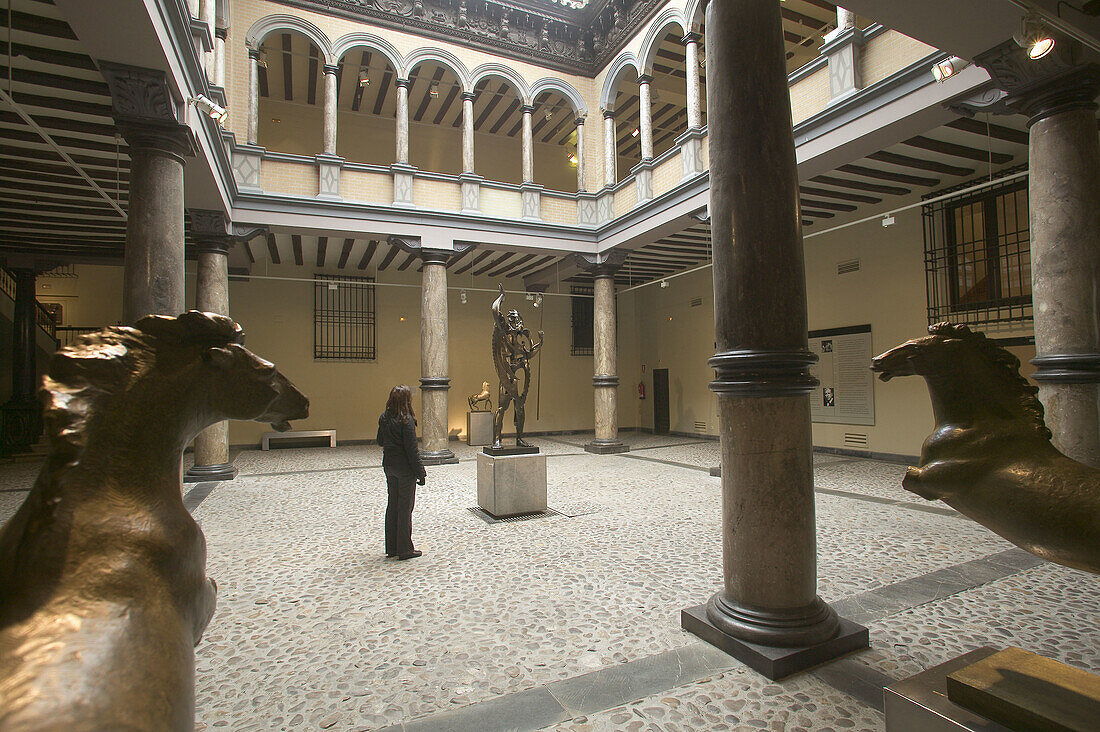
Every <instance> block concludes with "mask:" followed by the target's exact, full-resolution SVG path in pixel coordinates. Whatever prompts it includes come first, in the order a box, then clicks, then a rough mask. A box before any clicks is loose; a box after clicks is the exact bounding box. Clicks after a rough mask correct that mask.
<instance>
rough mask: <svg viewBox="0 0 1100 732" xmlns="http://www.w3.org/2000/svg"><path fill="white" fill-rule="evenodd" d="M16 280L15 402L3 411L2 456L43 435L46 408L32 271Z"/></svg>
mask: <svg viewBox="0 0 1100 732" xmlns="http://www.w3.org/2000/svg"><path fill="white" fill-rule="evenodd" d="M10 272H11V275H12V276H13V277H14V278H15V311H14V312H13V313H12V338H11V398H10V399H9V400H8V401H7V402H6V403H5V404H4V406H3V407H0V425H2V428H0V440H2V441H0V455H9V454H11V453H14V452H24V451H26V450H27V449H28V448H29V447H30V446H31V445H33V444H34V443H35V442H36V441H37V440H38V437H39V435H41V434H42V407H41V405H40V404H39V403H38V399H37V398H36V395H35V392H36V382H37V370H36V366H37V365H36V361H35V350H36V348H37V343H36V342H35V335H36V333H35V331H36V330H37V326H36V324H35V311H36V309H37V308H38V301H37V300H36V298H35V293H34V281H35V277H36V274H37V273H36V272H35V270H34V269H32V268H22V267H16V268H12V269H11V270H10Z"/></svg>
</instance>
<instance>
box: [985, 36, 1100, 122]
mask: <svg viewBox="0 0 1100 732" xmlns="http://www.w3.org/2000/svg"><path fill="white" fill-rule="evenodd" d="M1082 56H1083V54H1082V53H1081V52H1080V47H1079V45H1078V44H1076V43H1075V42H1072V41H1070V40H1069V39H1060V40H1059V42H1058V44H1057V45H1056V46H1055V47H1054V50H1053V51H1052V52H1051V53H1050V54H1048V55H1047V56H1044V57H1042V58H1040V59H1030V58H1028V56H1027V54H1026V53H1025V52H1024V50H1023V49H1022V48H1020V47H1019V46H1018V45H1016V43H1015V42H1014V41H1006V42H1004V43H1002V44H1001V45H999V46H997V47H995V48H993V49H991V50H989V51H986V52H985V53H983V54H981V55H979V56H977V57H975V59H974V63H975V64H977V65H978V66H981V67H982V68H984V69H985V70H986V71H988V72H989V76H990V77H991V78H992V79H993V83H994V84H995V85H996V86H997V87H999V88H1000V89H1003V90H1004V91H1005V92H1006V93H1007V96H1006V97H1005V99H1004V105H1005V107H1004V108H1007V109H1009V110H1011V111H1012V112H1022V113H1024V114H1026V115H1028V116H1029V117H1031V122H1035V121H1036V120H1037V119H1039V118H1042V117H1045V116H1047V115H1048V114H1051V113H1053V112H1056V111H1058V110H1065V109H1072V108H1079V107H1088V108H1093V105H1094V103H1095V99H1096V97H1097V95H1098V94H1100V66H1098V65H1096V64H1093V63H1082V61H1081V57H1082Z"/></svg>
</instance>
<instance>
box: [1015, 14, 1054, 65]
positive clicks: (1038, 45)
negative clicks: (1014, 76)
mask: <svg viewBox="0 0 1100 732" xmlns="http://www.w3.org/2000/svg"><path fill="white" fill-rule="evenodd" d="M1012 40H1014V41H1016V45H1018V46H1019V47H1020V48H1022V49H1024V50H1025V51H1027V55H1028V57H1029V58H1033V59H1040V58H1042V57H1043V56H1046V55H1047V54H1048V53H1050V52H1051V51H1053V50H1054V35H1053V34H1052V33H1051V31H1050V27H1049V26H1048V25H1047V24H1046V23H1045V22H1044V21H1043V18H1042V16H1040V15H1039V14H1038V13H1036V12H1030V13H1028V14H1026V15H1025V16H1024V19H1023V21H1022V22H1021V24H1020V32H1019V33H1017V34H1016V35H1014V36H1012Z"/></svg>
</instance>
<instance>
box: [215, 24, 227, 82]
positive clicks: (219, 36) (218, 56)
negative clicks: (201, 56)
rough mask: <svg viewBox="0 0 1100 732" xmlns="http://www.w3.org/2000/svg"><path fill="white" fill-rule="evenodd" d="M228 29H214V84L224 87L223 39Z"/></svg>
mask: <svg viewBox="0 0 1100 732" xmlns="http://www.w3.org/2000/svg"><path fill="white" fill-rule="evenodd" d="M227 35H228V29H226V28H218V29H217V30H215V31H214V86H220V87H222V88H223V89H224V88H225V39H226V36H227Z"/></svg>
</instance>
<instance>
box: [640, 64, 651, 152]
mask: <svg viewBox="0 0 1100 732" xmlns="http://www.w3.org/2000/svg"><path fill="white" fill-rule="evenodd" d="M651 81H652V79H650V77H648V76H639V77H638V111H639V114H640V116H641V121H640V122H639V123H638V129H639V132H640V135H641V138H642V160H652V159H653V111H652V110H651V109H650V102H649V84H650V82H651Z"/></svg>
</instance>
